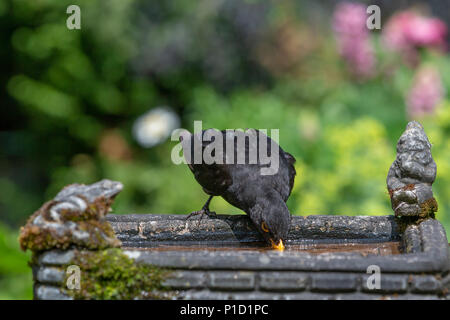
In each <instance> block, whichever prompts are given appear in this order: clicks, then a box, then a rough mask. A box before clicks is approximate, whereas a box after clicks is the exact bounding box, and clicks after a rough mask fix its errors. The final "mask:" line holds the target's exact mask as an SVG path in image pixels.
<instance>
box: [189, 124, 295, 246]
mask: <svg viewBox="0 0 450 320" xmlns="http://www.w3.org/2000/svg"><path fill="white" fill-rule="evenodd" d="M211 130H214V131H211ZM208 134H209V135H211V134H216V135H217V137H221V138H222V139H223V148H224V149H223V150H224V151H223V154H216V153H215V152H217V151H214V152H212V153H211V154H212V155H213V156H216V155H217V156H218V157H217V159H222V160H223V161H222V162H223V163H217V162H218V161H215V162H213V163H211V162H210V163H209V164H208V163H205V161H202V162H201V163H194V156H193V154H194V143H193V142H194V141H195V140H196V139H197V142H198V144H197V145H198V146H200V147H199V148H198V150H200V149H201V151H202V152H204V151H205V149H206V148H209V147H211V144H212V142H213V141H215V137H213V138H212V139H211V141H205V135H208ZM242 137H244V139H245V147H244V148H238V145H239V144H238V142H239V139H241V138H242ZM180 140H181V142H182V146H183V152H184V155H185V157H186V159H187V161H188V165H189V168H190V169H191V171H192V172H193V174H194V176H195V179H196V180H197V182H198V183H199V184H200V185H201V186H202V187H203V190H204V191H205V192H206V193H207V194H208V195H210V196H211V197H213V196H221V197H223V198H224V199H225V200H226V201H227V202H229V203H230V204H232V205H233V206H235V207H237V208H239V209H241V210H243V211H244V212H245V213H247V215H249V217H250V219H251V220H252V221H253V223H254V225H255V226H256V228H257V229H258V230H259V231H260V232H261V234H262V235H263V237H264V238H265V239H266V241H267V242H269V243H276V244H278V243H279V242H280V240H284V239H285V238H286V236H287V233H288V231H289V227H290V213H289V210H288V208H287V206H286V201H287V199H288V198H289V195H290V193H291V191H292V187H293V185H294V178H295V174H296V172H295V169H294V166H293V165H294V163H295V159H294V157H293V156H292V155H290V154H289V153H287V152H285V151H284V150H283V149H281V147H280V146H279V145H278V144H277V143H275V142H274V141H273V140H272V139H271V138H269V137H268V136H266V135H265V134H263V133H262V132H260V131H258V130H254V129H251V130H248V131H246V132H245V133H244V132H243V131H230V130H222V131H218V130H215V129H208V130H204V131H202V132H201V133H197V134H195V135H192V134H191V135H190V136H188V137H184V138H182V139H180ZM240 141H243V140H240ZM227 142H228V143H231V142H234V143H233V146H234V152H233V153H231V152H230V153H228V154H227V152H226V151H225V148H226V147H225V146H226V143H227ZM264 143H265V145H266V147H267V153H265V154H267V155H269V158H270V155H271V146H272V147H273V150H275V151H278V157H276V152H275V153H274V159H278V164H279V165H278V170H277V171H276V172H275V173H274V174H266V175H264V174H262V172H261V169H263V168H266V169H267V168H268V167H269V166H270V165H269V164H268V163H267V162H263V159H262V158H261V157H260V151H262V150H264V149H262V150H260V148H264ZM241 145H244V144H241ZM231 154H234V157H233V159H234V162H233V163H230V155H231ZM252 154H253V156H254V155H255V154H256V157H254V158H253V162H251V160H252ZM238 157H242V158H241V163H236V162H237V159H238ZM243 159H245V161H244V163H242V160H243ZM255 160H256V161H255ZM211 197H210V198H209V199H208V201H207V203H206V204H205V206H204V207H203V210H201V211H198V212H199V213H202V212H204V213H209V201H210V200H211Z"/></svg>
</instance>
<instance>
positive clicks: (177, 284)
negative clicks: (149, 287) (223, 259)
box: [163, 271, 207, 289]
mask: <svg viewBox="0 0 450 320" xmlns="http://www.w3.org/2000/svg"><path fill="white" fill-rule="evenodd" d="M206 281H207V274H206V272H202V271H176V272H173V273H171V275H170V278H168V279H166V280H165V281H164V283H163V285H165V286H167V287H170V288H173V289H199V288H203V287H205V286H206Z"/></svg>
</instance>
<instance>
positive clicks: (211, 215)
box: [186, 196, 216, 224]
mask: <svg viewBox="0 0 450 320" xmlns="http://www.w3.org/2000/svg"><path fill="white" fill-rule="evenodd" d="M212 198H213V196H210V197H209V198H208V200H206V203H205V204H204V205H203V207H202V209H201V210H199V211H194V212H191V213H190V214H189V215H188V216H187V217H186V220H187V219H189V218H190V217H193V216H197V215H199V214H200V215H201V216H200V219H199V222H198V223H199V224H200V221H201V220H202V218H203V215H205V214H206V215H207V216H208V217H209V218H214V217H215V216H216V213H215V212H212V211H209V203H210V202H211V199H212Z"/></svg>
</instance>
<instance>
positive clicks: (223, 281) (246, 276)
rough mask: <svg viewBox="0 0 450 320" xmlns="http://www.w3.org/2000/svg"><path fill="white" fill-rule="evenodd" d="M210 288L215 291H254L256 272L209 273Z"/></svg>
mask: <svg viewBox="0 0 450 320" xmlns="http://www.w3.org/2000/svg"><path fill="white" fill-rule="evenodd" d="M209 279H210V280H209V284H208V287H209V288H210V289H213V290H230V291H233V290H253V289H254V287H255V274H254V272H247V271H240V272H233V271H212V272H209Z"/></svg>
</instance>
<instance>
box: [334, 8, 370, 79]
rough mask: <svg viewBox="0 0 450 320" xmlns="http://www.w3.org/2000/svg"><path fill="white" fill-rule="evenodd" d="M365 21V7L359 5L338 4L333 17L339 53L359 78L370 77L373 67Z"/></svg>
mask: <svg viewBox="0 0 450 320" xmlns="http://www.w3.org/2000/svg"><path fill="white" fill-rule="evenodd" d="M366 20H367V14H366V6H364V5H362V4H359V3H352V2H342V3H339V4H338V5H337V7H336V10H335V12H334V15H333V29H334V32H335V34H336V39H337V44H338V47H339V53H340V55H341V56H342V57H343V58H344V59H345V60H346V62H347V64H348V66H349V68H350V71H351V72H352V73H353V74H354V75H355V76H357V77H359V78H368V77H370V76H372V75H373V73H374V67H375V56H374V51H373V47H372V44H371V42H370V37H369V30H368V29H367V27H366Z"/></svg>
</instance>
